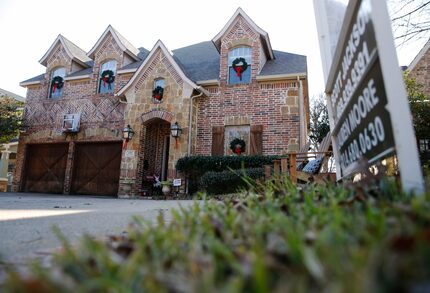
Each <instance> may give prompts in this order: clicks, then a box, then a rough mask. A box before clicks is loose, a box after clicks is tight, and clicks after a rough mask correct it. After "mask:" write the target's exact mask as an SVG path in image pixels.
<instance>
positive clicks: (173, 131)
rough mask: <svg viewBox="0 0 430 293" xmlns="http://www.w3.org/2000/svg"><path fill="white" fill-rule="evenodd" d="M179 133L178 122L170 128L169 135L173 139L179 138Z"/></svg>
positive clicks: (180, 129)
mask: <svg viewBox="0 0 430 293" xmlns="http://www.w3.org/2000/svg"><path fill="white" fill-rule="evenodd" d="M181 132H182V128H181V127H180V126H179V124H178V122H175V124H173V125H172V127H171V128H170V134H171V135H172V137H174V138H175V139H178V138H179V136H180V135H181Z"/></svg>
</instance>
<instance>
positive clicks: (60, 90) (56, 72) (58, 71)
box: [49, 67, 66, 99]
mask: <svg viewBox="0 0 430 293" xmlns="http://www.w3.org/2000/svg"><path fill="white" fill-rule="evenodd" d="M56 76H60V77H61V78H63V86H64V77H65V76H66V69H65V68H64V67H60V68H56V69H55V70H54V71H53V72H52V74H51V85H50V87H49V93H50V95H49V96H50V98H51V99H56V98H60V97H61V96H62V95H63V88H57V87H56V88H55V91H54V88H53V84H52V81H53V79H54V77H56Z"/></svg>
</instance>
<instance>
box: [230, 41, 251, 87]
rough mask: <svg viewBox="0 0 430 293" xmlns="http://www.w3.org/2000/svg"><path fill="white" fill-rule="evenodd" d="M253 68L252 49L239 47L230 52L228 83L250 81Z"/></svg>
mask: <svg viewBox="0 0 430 293" xmlns="http://www.w3.org/2000/svg"><path fill="white" fill-rule="evenodd" d="M251 68H252V49H251V48H250V47H237V48H234V49H232V50H230V52H228V83H229V84H238V83H250V81H251Z"/></svg>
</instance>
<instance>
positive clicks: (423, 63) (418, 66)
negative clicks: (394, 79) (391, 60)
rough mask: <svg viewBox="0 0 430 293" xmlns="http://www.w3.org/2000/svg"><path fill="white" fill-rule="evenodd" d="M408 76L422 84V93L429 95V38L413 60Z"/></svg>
mask: <svg viewBox="0 0 430 293" xmlns="http://www.w3.org/2000/svg"><path fill="white" fill-rule="evenodd" d="M408 69H409V70H410V72H409V76H411V77H414V78H415V79H416V80H417V82H418V83H419V84H421V85H422V86H423V90H424V93H425V94H426V95H427V96H428V97H430V40H429V41H428V42H427V44H426V45H425V46H424V48H423V49H422V51H421V52H420V53H419V54H418V56H417V57H416V58H415V60H414V61H413V64H412V66H410V68H408Z"/></svg>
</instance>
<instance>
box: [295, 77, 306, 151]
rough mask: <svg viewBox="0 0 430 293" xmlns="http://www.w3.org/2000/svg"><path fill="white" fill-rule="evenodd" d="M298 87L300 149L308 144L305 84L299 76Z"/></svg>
mask: <svg viewBox="0 0 430 293" xmlns="http://www.w3.org/2000/svg"><path fill="white" fill-rule="evenodd" d="M297 85H298V87H299V93H298V94H299V101H298V104H299V115H300V126H299V127H300V132H299V135H300V138H299V148H300V147H302V146H303V145H304V144H306V117H305V116H306V115H305V113H304V112H305V100H304V94H303V84H302V81H301V80H300V76H299V75H297Z"/></svg>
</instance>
